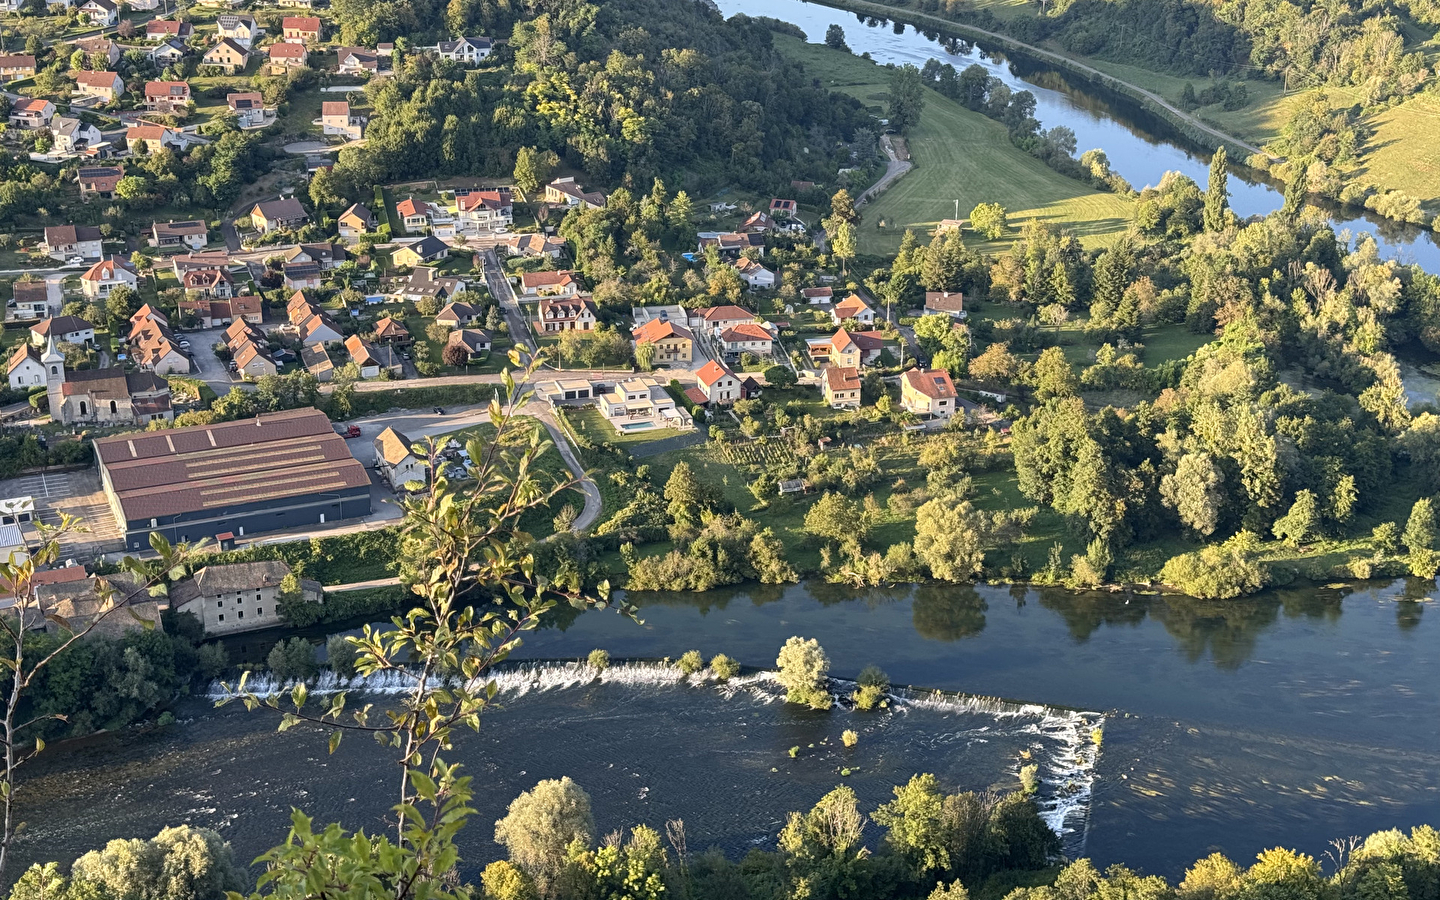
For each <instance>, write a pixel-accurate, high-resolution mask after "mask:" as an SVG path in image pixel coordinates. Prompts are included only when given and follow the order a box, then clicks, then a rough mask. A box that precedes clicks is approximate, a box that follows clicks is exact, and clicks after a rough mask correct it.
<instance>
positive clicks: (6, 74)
mask: <svg viewBox="0 0 1440 900" xmlns="http://www.w3.org/2000/svg"><path fill="white" fill-rule="evenodd" d="M34 74H35V57H33V56H31V55H29V54H28V53H5V54H0V81H18V80H19V79H21V78H30V77H32V76H34Z"/></svg>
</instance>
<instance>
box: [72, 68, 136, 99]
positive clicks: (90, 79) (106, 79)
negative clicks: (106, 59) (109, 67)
mask: <svg viewBox="0 0 1440 900" xmlns="http://www.w3.org/2000/svg"><path fill="white" fill-rule="evenodd" d="M75 90H76V91H77V92H78V93H79V94H80V96H82V97H99V98H100V99H101V100H104V101H105V102H106V103H109V102H110V101H112V100H115V99H117V98H119V97H120V95H121V94H124V93H125V82H124V80H123V79H121V77H120V76H119V75H116V74H115V73H114V72H76V73H75Z"/></svg>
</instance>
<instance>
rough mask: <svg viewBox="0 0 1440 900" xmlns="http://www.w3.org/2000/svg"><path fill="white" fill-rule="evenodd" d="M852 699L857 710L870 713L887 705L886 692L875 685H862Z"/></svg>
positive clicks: (852, 695)
mask: <svg viewBox="0 0 1440 900" xmlns="http://www.w3.org/2000/svg"><path fill="white" fill-rule="evenodd" d="M850 699H851V700H852V701H854V703H855V708H856V709H859V710H864V711H866V712H869V711H870V710H872V709H874V708H875V707H877V706H883V705H884V704H885V692H884V691H883V690H881V689H880V688H879V687H876V686H875V685H873V684H862V685H860V687H859V688H857V689H856V691H855V693H853V694H851V695H850Z"/></svg>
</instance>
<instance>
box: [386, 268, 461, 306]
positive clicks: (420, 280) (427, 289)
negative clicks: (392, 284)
mask: <svg viewBox="0 0 1440 900" xmlns="http://www.w3.org/2000/svg"><path fill="white" fill-rule="evenodd" d="M463 290H465V282H464V281H463V280H461V279H460V278H456V277H453V276H450V275H442V274H440V272H439V270H437V269H432V268H430V267H428V266H419V267H417V268H416V269H415V271H413V272H411V273H410V276H409V277H408V278H406V279H405V280H404V281H402V282H400V284H399V285H398V286H397V287H396V289H395V293H396V295H397V296H399V297H401V298H402V299H405V300H409V301H410V302H412V303H414V302H416V301H418V300H422V299H424V298H426V297H434V298H435V299H436V300H439V301H441V302H445V301H447V300H449V299H450V298H451V297H453V296H455V295H456V294H458V293H460V292H461V291H463Z"/></svg>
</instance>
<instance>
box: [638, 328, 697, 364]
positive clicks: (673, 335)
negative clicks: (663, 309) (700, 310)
mask: <svg viewBox="0 0 1440 900" xmlns="http://www.w3.org/2000/svg"><path fill="white" fill-rule="evenodd" d="M630 333H631V335H632V336H633V337H634V338H635V345H636V346H639V345H640V344H649V345H651V346H652V347H654V348H655V362H656V363H667V364H668V363H677V362H679V363H688V362H690V361H691V360H693V359H694V358H695V336H694V335H693V334H691V333H690V330H689V329H688V328H686V327H685V326H683V325H676V324H675V323H674V322H671V321H670V320H669V319H658V318H657V319H650V320H648V321H647V322H645V324H643V325H641V326H640V327H639V328H636V329H634V330H633V331H631V332H630Z"/></svg>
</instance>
